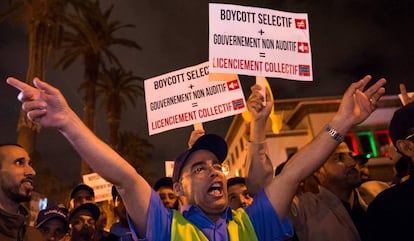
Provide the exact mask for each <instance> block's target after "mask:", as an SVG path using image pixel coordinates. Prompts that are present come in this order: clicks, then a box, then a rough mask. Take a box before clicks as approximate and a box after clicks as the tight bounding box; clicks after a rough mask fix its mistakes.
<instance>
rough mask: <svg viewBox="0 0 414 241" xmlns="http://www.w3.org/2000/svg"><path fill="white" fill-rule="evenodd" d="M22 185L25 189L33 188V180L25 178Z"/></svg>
mask: <svg viewBox="0 0 414 241" xmlns="http://www.w3.org/2000/svg"><path fill="white" fill-rule="evenodd" d="M22 184H23V185H24V186H26V187H30V188H33V179H30V178H25V179H23V181H22Z"/></svg>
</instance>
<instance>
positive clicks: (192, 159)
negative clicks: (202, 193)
mask: <svg viewBox="0 0 414 241" xmlns="http://www.w3.org/2000/svg"><path fill="white" fill-rule="evenodd" d="M208 161H212V162H213V163H220V162H219V160H218V159H217V157H216V155H214V153H213V152H211V151H209V150H197V151H195V152H193V153H191V155H190V156H188V158H187V160H186V162H185V164H184V168H185V167H191V166H192V165H194V164H195V163H198V162H200V163H203V162H208Z"/></svg>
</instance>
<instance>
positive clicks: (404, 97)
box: [400, 83, 414, 105]
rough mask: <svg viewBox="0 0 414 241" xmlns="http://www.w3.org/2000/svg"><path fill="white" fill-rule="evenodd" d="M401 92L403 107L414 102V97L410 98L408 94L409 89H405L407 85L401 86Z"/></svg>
mask: <svg viewBox="0 0 414 241" xmlns="http://www.w3.org/2000/svg"><path fill="white" fill-rule="evenodd" d="M400 92H401V102H402V104H403V105H406V104H408V103H411V102H413V101H414V96H409V95H408V93H407V89H406V88H405V84H403V83H401V84H400Z"/></svg>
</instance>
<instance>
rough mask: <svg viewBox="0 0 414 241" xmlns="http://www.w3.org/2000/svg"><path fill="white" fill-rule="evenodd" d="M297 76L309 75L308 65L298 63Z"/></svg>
mask: <svg viewBox="0 0 414 241" xmlns="http://www.w3.org/2000/svg"><path fill="white" fill-rule="evenodd" d="M299 76H310V66H309V65H303V64H300V65H299Z"/></svg>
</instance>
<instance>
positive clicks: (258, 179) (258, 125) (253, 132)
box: [246, 85, 273, 195]
mask: <svg viewBox="0 0 414 241" xmlns="http://www.w3.org/2000/svg"><path fill="white" fill-rule="evenodd" d="M251 90H252V93H251V95H250V97H249V99H248V101H247V108H248V110H249V112H250V114H251V116H252V120H251V123H250V136H249V140H250V143H249V148H248V150H247V158H246V167H247V168H248V176H247V178H246V184H247V190H248V191H249V193H251V194H252V195H254V194H256V193H257V192H258V191H260V190H261V189H263V187H265V186H266V185H267V184H268V183H270V181H271V180H272V178H273V165H272V162H271V160H270V159H269V158H268V157H267V155H266V142H265V141H266V133H265V131H266V121H267V119H268V117H269V114H270V111H271V109H272V106H273V101H272V100H271V98H270V95H269V91H268V90H267V89H266V91H265V93H266V102H265V103H264V104H263V96H262V94H261V90H262V87H261V86H260V85H253V86H252V87H251ZM252 163H253V164H252Z"/></svg>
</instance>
